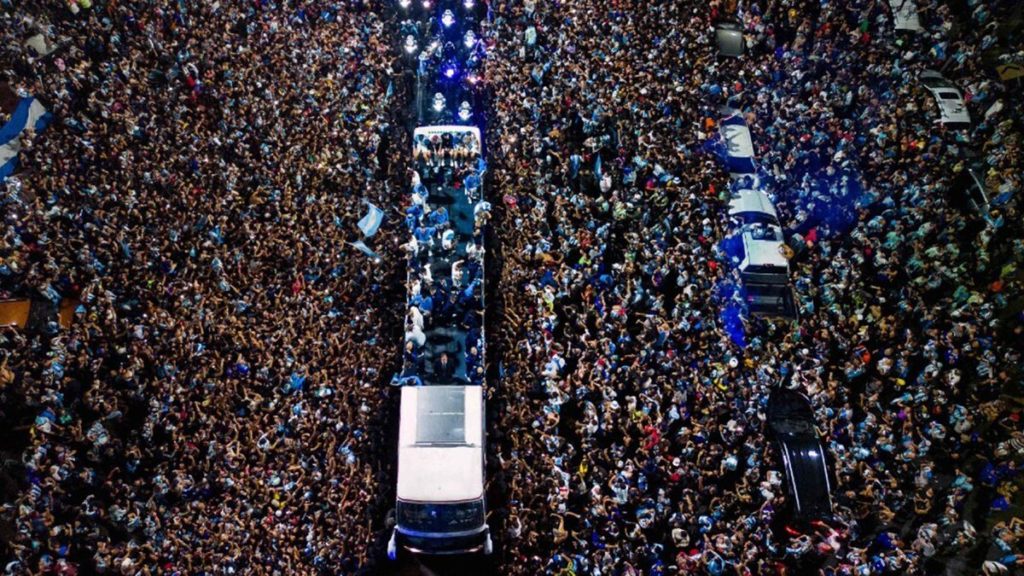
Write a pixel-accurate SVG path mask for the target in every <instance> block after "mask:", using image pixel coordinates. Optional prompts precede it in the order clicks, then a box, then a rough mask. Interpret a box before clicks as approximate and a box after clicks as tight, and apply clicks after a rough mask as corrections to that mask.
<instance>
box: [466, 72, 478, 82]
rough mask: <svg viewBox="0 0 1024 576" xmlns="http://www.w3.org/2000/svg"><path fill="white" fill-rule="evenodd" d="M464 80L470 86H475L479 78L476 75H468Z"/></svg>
mask: <svg viewBox="0 0 1024 576" xmlns="http://www.w3.org/2000/svg"><path fill="white" fill-rule="evenodd" d="M466 80H467V81H469V83H470V84H476V83H477V82H479V81H480V77H479V76H477V75H476V74H470V75H469V77H467V78H466Z"/></svg>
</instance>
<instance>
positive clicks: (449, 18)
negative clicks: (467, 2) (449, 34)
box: [441, 10, 455, 28]
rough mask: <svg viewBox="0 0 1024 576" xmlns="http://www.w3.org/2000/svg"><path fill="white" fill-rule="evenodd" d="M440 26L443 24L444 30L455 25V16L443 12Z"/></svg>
mask: <svg viewBox="0 0 1024 576" xmlns="http://www.w3.org/2000/svg"><path fill="white" fill-rule="evenodd" d="M441 24H444V27H445V28H448V27H450V26H451V25H452V24H455V14H452V11H451V10H445V11H444V14H442V15H441Z"/></svg>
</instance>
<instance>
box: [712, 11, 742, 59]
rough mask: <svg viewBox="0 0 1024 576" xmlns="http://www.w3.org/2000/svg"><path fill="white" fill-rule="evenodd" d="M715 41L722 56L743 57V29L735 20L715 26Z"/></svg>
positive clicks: (725, 21) (724, 21)
mask: <svg viewBox="0 0 1024 576" xmlns="http://www.w3.org/2000/svg"><path fill="white" fill-rule="evenodd" d="M715 41H716V42H717V43H718V53H719V54H721V55H722V56H729V57H732V58H739V57H740V56H743V48H744V41H743V27H742V25H741V24H740V23H739V22H738V21H736V20H723V21H721V22H719V23H718V24H717V25H716V26H715Z"/></svg>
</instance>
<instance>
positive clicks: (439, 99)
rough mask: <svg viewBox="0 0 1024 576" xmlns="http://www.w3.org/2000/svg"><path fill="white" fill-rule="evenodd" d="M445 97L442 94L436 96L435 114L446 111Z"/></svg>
mask: <svg viewBox="0 0 1024 576" xmlns="http://www.w3.org/2000/svg"><path fill="white" fill-rule="evenodd" d="M444 104H445V102H444V96H442V95H441V93H440V92H437V93H436V94H434V112H440V111H442V110H444Z"/></svg>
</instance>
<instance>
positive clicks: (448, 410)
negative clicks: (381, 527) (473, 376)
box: [388, 386, 492, 558]
mask: <svg viewBox="0 0 1024 576" xmlns="http://www.w3.org/2000/svg"><path fill="white" fill-rule="evenodd" d="M483 406H484V401H483V389H482V387H480V386H405V387H403V388H402V416H401V418H402V421H401V424H400V425H399V434H398V436H399V440H398V491H397V496H398V498H397V501H398V502H397V506H396V510H395V519H396V525H395V530H394V533H393V534H392V536H391V541H390V543H389V544H388V554H389V556H391V557H392V558H394V557H395V556H396V555H397V553H398V549H399V548H402V549H405V550H408V551H410V552H413V553H420V554H467V553H473V552H484V553H485V554H489V553H490V552H491V546H492V545H491V537H490V532H489V530H488V528H487V522H486V520H485V509H484V411H483Z"/></svg>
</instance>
